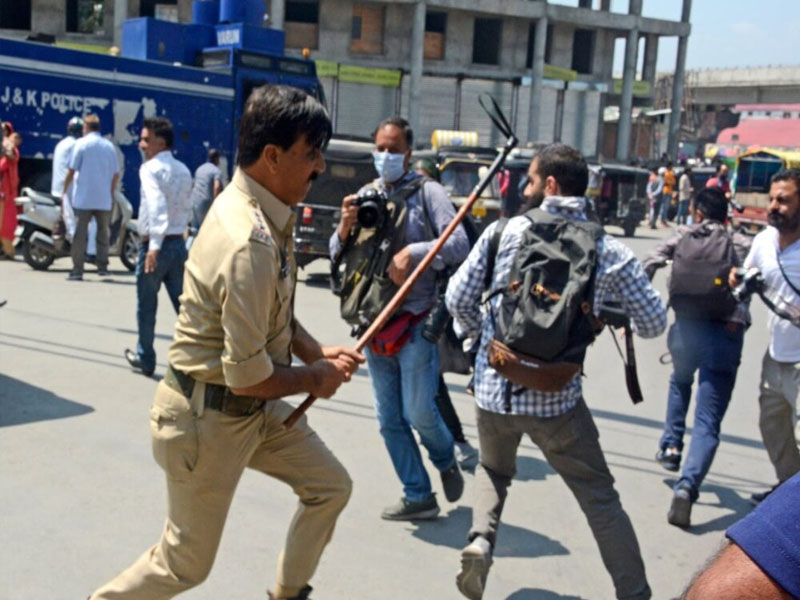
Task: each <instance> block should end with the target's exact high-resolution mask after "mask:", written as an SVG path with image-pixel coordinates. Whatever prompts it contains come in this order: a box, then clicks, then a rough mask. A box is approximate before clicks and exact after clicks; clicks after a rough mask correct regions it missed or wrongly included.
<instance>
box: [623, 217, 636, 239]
mask: <svg viewBox="0 0 800 600" xmlns="http://www.w3.org/2000/svg"><path fill="white" fill-rule="evenodd" d="M622 232H623V233H624V234H625V237H633V236H634V234H635V233H636V223H634V222H633V221H625V222H624V223H623V224H622Z"/></svg>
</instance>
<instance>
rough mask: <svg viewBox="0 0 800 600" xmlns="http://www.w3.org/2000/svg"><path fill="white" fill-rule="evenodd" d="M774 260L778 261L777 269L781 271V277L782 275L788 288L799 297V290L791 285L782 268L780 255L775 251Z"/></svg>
mask: <svg viewBox="0 0 800 600" xmlns="http://www.w3.org/2000/svg"><path fill="white" fill-rule="evenodd" d="M775 260H777V261H778V268H779V269H780V270H781V275H783V278H784V280H785V281H786V283H788V284H789V287H790V288H792V289H793V290H794V293H795V294H797V295H798V296H800V290H798V289H797V286H796V285H795V284H793V283H792V281H791V279H789V276H788V275H787V274H786V270H785V269H784V268H783V263H781V255H780V254H779V253H778V252H777V251H776V252H775Z"/></svg>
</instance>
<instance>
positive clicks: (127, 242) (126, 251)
mask: <svg viewBox="0 0 800 600" xmlns="http://www.w3.org/2000/svg"><path fill="white" fill-rule="evenodd" d="M119 258H120V260H121V261H122V264H123V265H125V267H126V268H127V269H128V270H129V271H135V270H136V263H137V262H138V260H139V234H138V233H134V232H133V231H131V230H130V229H126V230H125V238H124V239H123V240H122V252H120V255H119Z"/></svg>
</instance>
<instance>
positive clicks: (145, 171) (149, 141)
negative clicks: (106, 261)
mask: <svg viewBox="0 0 800 600" xmlns="http://www.w3.org/2000/svg"><path fill="white" fill-rule="evenodd" d="M173 135H174V134H173V131H172V123H170V122H169V120H168V119H165V118H164V117H153V118H150V119H145V120H144V122H143V127H142V132H141V139H140V140H139V148H140V149H141V150H142V152H144V155H145V158H146V159H147V160H146V161H145V163H144V164H143V165H142V166H141V167H140V168H139V180H140V182H141V200H140V202H139V236H140V239H141V243H140V244H139V261H138V263H137V264H136V323H137V325H138V328H139V341H138V343H137V344H136V352H132V351H131V350H129V349H126V350H125V358H127V359H128V362H129V363H130V365H131V366H132V367H133V368H135V369H139V370H141V371H142V373H143V374H144V375H146V376H148V377H149V376H150V375H152V374H153V371H155V368H156V352H155V349H154V348H153V338H154V337H155V328H156V310H157V308H158V290H159V289H160V288H161V283H162V282H163V283H164V286H165V287H166V288H167V293H168V294H169V299H170V300H171V301H172V306H173V307H174V308H175V312H176V313H177V312H178V306H179V302H178V299H179V298H180V295H181V292H182V291H183V263H184V262H185V261H186V244H185V243H184V239H183V233H184V231H186V227H187V225H188V223H189V219H190V218H191V211H192V206H191V199H190V194H191V191H192V174H191V172H190V171H189V169H188V168H187V167H186V165H184V164H183V163H182V162H181V161H179V160H177V159H176V158H175V157H174V156H173V155H172V141H173Z"/></svg>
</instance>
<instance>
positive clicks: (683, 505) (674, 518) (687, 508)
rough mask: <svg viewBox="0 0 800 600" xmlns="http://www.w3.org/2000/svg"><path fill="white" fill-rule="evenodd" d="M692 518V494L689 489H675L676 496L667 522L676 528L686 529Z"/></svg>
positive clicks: (673, 498) (680, 487) (682, 487)
mask: <svg viewBox="0 0 800 600" xmlns="http://www.w3.org/2000/svg"><path fill="white" fill-rule="evenodd" d="M691 516H692V494H691V492H690V491H689V488H688V487H684V486H679V487H676V488H675V495H674V496H673V497H672V504H671V505H670V507H669V512H668V513H667V521H668V522H669V524H670V525H675V527H682V528H683V529H686V528H687V527H689V522H690V520H691Z"/></svg>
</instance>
